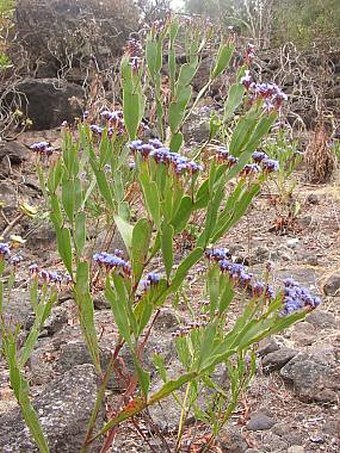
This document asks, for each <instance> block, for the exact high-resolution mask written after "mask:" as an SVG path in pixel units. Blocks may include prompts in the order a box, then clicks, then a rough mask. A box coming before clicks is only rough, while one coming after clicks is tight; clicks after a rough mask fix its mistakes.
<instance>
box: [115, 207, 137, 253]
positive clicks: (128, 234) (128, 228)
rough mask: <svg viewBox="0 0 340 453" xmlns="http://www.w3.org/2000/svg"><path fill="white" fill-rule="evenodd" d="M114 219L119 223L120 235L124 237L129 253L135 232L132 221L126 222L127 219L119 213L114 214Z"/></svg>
mask: <svg viewBox="0 0 340 453" xmlns="http://www.w3.org/2000/svg"><path fill="white" fill-rule="evenodd" d="M114 221H115V223H116V225H117V228H118V231H119V233H120V235H121V236H122V238H123V241H124V244H125V246H126V248H127V250H128V251H129V253H131V244H132V232H133V227H132V225H130V223H128V222H126V220H124V219H122V218H121V217H119V216H117V215H116V216H114Z"/></svg>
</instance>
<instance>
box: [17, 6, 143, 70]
mask: <svg viewBox="0 0 340 453" xmlns="http://www.w3.org/2000/svg"><path fill="white" fill-rule="evenodd" d="M138 20H139V17H138V9H137V7H136V6H135V4H134V1H133V0H101V1H98V0H17V5H16V12H15V25H16V27H15V30H16V33H17V37H18V40H17V41H18V43H19V45H20V47H21V50H22V52H21V55H20V58H22V55H23V54H24V55H25V57H26V58H25V60H26V61H27V67H26V68H25V72H26V74H25V75H27V74H29V75H31V76H32V75H33V76H38V77H44V76H46V77H53V76H55V75H57V74H58V75H59V76H60V75H63V74H61V73H63V72H64V73H65V72H66V73H67V71H68V70H69V69H70V68H81V69H83V68H84V67H88V66H89V65H91V64H92V65H95V66H99V67H100V68H103V67H106V66H108V64H109V60H112V58H115V57H118V56H119V55H120V54H121V50H122V47H123V45H124V43H125V41H126V40H127V38H128V36H129V35H130V33H132V32H134V31H136V30H137V29H138ZM19 65H20V64H19ZM73 77H74V75H73Z"/></svg>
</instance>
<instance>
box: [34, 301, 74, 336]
mask: <svg viewBox="0 0 340 453" xmlns="http://www.w3.org/2000/svg"><path fill="white" fill-rule="evenodd" d="M67 321H68V313H67V310H66V308H65V307H61V306H56V307H53V309H52V312H51V314H50V316H49V317H48V318H47V320H46V321H45V324H44V331H43V332H42V335H40V336H43V335H47V336H52V335H55V334H56V333H57V332H59V331H60V330H61V329H62V328H63V327H64V326H65V325H66V324H67Z"/></svg>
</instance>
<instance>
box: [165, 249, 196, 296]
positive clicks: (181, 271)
mask: <svg viewBox="0 0 340 453" xmlns="http://www.w3.org/2000/svg"><path fill="white" fill-rule="evenodd" d="M203 253H204V249H203V248H201V247H197V248H195V249H194V250H193V251H192V252H191V253H189V255H188V256H187V257H186V258H185V259H184V260H183V261H182V263H181V264H180V266H179V267H178V269H177V271H176V273H175V275H174V278H173V279H172V282H171V285H170V287H169V292H170V293H174V292H176V291H178V289H179V288H180V286H181V284H182V282H183V281H184V279H185V278H186V276H187V274H188V271H189V270H190V269H191V268H192V266H193V265H194V264H196V263H197V261H199V260H200V259H201V258H202V256H203Z"/></svg>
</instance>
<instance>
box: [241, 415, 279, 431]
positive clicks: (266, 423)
mask: <svg viewBox="0 0 340 453" xmlns="http://www.w3.org/2000/svg"><path fill="white" fill-rule="evenodd" d="M275 423H276V421H275V420H274V419H273V417H270V416H269V415H267V414H265V413H263V412H255V413H254V414H253V415H252V416H251V417H250V420H249V422H248V423H247V429H249V430H251V431H263V430H265V429H270V428H272V427H273V426H274V425H275Z"/></svg>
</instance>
